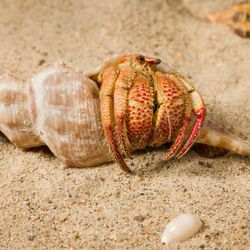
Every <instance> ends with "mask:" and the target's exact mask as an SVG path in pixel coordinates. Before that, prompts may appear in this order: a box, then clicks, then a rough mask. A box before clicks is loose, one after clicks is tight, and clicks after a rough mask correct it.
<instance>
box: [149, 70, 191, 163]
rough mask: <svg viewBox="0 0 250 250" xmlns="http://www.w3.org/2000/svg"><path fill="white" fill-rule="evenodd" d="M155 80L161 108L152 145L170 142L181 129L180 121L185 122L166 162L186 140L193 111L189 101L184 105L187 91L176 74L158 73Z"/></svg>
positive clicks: (158, 102) (166, 157) (157, 116)
mask: <svg viewBox="0 0 250 250" xmlns="http://www.w3.org/2000/svg"><path fill="white" fill-rule="evenodd" d="M155 78H156V79H155V80H156V81H155V86H156V93H157V104H158V105H160V107H159V108H158V109H157V111H156V116H155V117H156V123H155V132H154V137H153V142H152V145H154V146H157V143H158V142H160V143H161V142H162V141H170V139H171V138H172V136H173V135H174V134H175V133H176V131H177V130H178V128H179V127H180V125H181V124H180V121H181V120H183V123H182V126H181V128H180V130H179V132H178V136H177V137H176V139H175V141H174V143H173V145H172V147H171V148H170V150H169V151H168V153H167V155H166V156H165V157H164V159H165V160H169V159H171V158H172V157H173V156H174V155H175V154H176V153H177V151H178V149H179V148H180V146H181V145H182V143H183V141H184V139H185V134H186V131H187V129H188V128H189V125H190V122H191V118H192V109H191V105H190V102H189V101H186V102H185V103H184V100H185V95H187V93H185V92H187V91H184V92H183V91H182V89H183V87H182V85H181V84H180V83H178V82H179V79H178V78H177V77H176V76H175V74H172V73H166V74H163V73H161V72H156V74H155Z"/></svg>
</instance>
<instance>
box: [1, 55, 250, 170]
mask: <svg viewBox="0 0 250 250" xmlns="http://www.w3.org/2000/svg"><path fill="white" fill-rule="evenodd" d="M205 112H206V108H205V105H204V101H203V99H202V97H201V95H200V93H199V92H198V91H197V90H196V89H195V88H194V87H193V86H192V85H191V84H190V83H189V82H188V81H187V80H186V79H185V78H184V77H183V76H182V75H180V74H179V73H178V72H176V71H175V70H174V69H173V68H172V67H170V66H169V65H168V64H167V63H164V62H162V61H161V60H160V59H157V58H151V57H148V56H144V55H140V54H130V55H120V56H116V57H114V58H111V59H108V60H106V61H105V62H104V63H102V64H101V65H100V66H99V67H97V68H96V69H94V70H91V71H89V72H81V71H75V70H73V69H71V68H70V67H68V66H66V65H64V64H55V65H53V66H50V67H49V68H47V69H45V70H43V71H42V72H40V73H38V74H37V75H35V76H34V77H33V78H32V79H31V80H28V81H26V82H25V81H23V80H22V79H21V78H20V77H18V76H16V75H14V74H10V73H8V74H5V75H3V76H1V77H0V130H1V131H2V132H3V133H4V134H5V135H6V136H7V137H8V139H9V140H10V141H11V142H13V143H14V144H15V145H16V146H17V147H20V148H26V149H27V148H32V147H38V146H41V145H47V146H48V147H49V148H50V150H51V151H52V152H53V153H54V154H55V155H56V156H57V157H58V158H59V159H60V160H62V161H63V162H64V163H65V164H66V165H68V166H75V167H92V166H96V165H100V164H103V163H106V162H109V161H111V160H112V158H113V159H114V160H116V161H117V162H118V164H119V165H120V167H121V168H122V169H124V170H126V171H129V170H130V169H129V167H128V166H127V164H126V163H125V161H124V157H125V156H128V155H130V154H131V153H132V152H133V151H135V150H138V149H143V148H146V147H159V146H161V145H163V144H165V143H166V142H173V144H172V146H171V147H170V148H169V149H168V151H167V150H166V155H165V160H169V159H171V158H174V157H175V158H180V157H181V156H183V155H184V154H185V153H186V152H187V151H188V150H189V149H190V147H191V146H192V144H193V143H194V142H199V143H202V144H207V145H210V146H215V147H221V148H225V149H227V150H230V151H232V152H235V153H238V154H243V155H250V146H249V144H248V143H247V142H246V141H244V140H241V139H239V138H237V137H234V136H231V135H228V134H226V133H224V132H222V131H220V130H218V129H216V128H213V127H212V126H210V125H209V124H208V123H207V124H205V125H204V124H203V122H204V119H205ZM203 125H204V126H203Z"/></svg>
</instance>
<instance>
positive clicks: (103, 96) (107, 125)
mask: <svg viewBox="0 0 250 250" xmlns="http://www.w3.org/2000/svg"><path fill="white" fill-rule="evenodd" d="M118 75H119V70H118V68H117V67H116V66H114V65H112V66H110V67H108V68H107V69H106V70H105V71H104V73H103V76H102V78H103V82H102V88H101V90H100V100H101V116H102V123H103V128H104V133H105V135H106V137H107V139H108V143H109V147H110V150H111V153H112V155H113V157H114V158H115V160H116V161H117V162H118V164H119V165H120V167H121V168H122V169H123V170H125V171H128V172H129V171H130V169H129V168H128V166H127V164H126V163H125V162H124V160H123V158H122V154H121V152H120V150H119V147H118V145H117V142H116V139H115V135H114V111H113V107H114V103H113V95H114V89H115V82H116V79H117V77H118Z"/></svg>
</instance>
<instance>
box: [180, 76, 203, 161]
mask: <svg viewBox="0 0 250 250" xmlns="http://www.w3.org/2000/svg"><path fill="white" fill-rule="evenodd" d="M179 79H180V80H182V83H183V84H184V85H185V86H186V87H187V89H188V92H189V93H190V98H191V101H192V110H193V113H194V115H195V116H196V119H195V121H194V124H193V128H192V131H191V133H190V135H189V137H188V139H187V141H186V143H185V144H184V146H183V147H182V149H181V150H180V151H179V153H178V154H177V156H176V157H177V158H180V157H182V156H183V155H184V154H185V153H186V152H187V151H188V150H189V149H190V147H191V146H192V144H193V143H194V142H195V139H196V137H197V136H198V134H199V131H200V129H201V127H202V124H203V122H204V119H205V113H206V108H205V105H204V102H203V99H202V97H201V95H200V93H199V92H198V91H197V90H195V89H194V88H193V87H192V86H191V85H190V84H189V83H188V82H186V81H185V79H184V78H182V77H179Z"/></svg>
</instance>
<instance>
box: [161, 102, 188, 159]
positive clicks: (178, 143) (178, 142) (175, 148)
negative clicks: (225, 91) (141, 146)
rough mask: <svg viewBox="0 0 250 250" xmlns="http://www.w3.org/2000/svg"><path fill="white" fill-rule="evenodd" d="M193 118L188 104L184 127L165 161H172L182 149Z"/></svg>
mask: <svg viewBox="0 0 250 250" xmlns="http://www.w3.org/2000/svg"><path fill="white" fill-rule="evenodd" d="M191 118H192V108H191V105H190V104H189V103H188V102H186V103H185V112H184V117H183V124H182V127H181V129H180V130H179V132H178V136H177V137H176V139H175V141H174V142H173V146H172V147H171V148H170V149H169V151H168V152H167V154H166V156H165V157H164V159H165V160H170V159H171V158H172V157H174V156H175V154H176V153H177V151H178V149H179V148H180V147H181V145H182V143H183V141H184V139H185V135H186V132H187V130H188V128H189V125H190V122H191Z"/></svg>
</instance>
